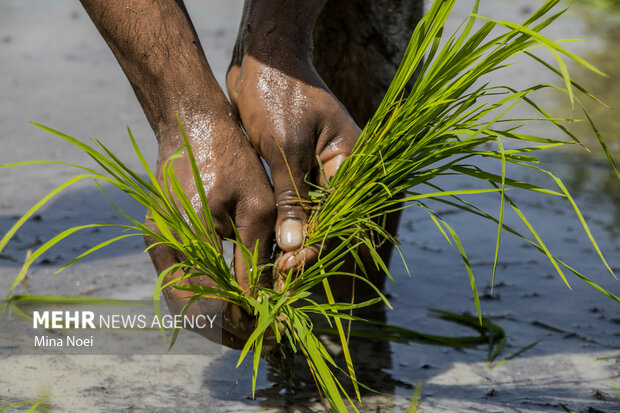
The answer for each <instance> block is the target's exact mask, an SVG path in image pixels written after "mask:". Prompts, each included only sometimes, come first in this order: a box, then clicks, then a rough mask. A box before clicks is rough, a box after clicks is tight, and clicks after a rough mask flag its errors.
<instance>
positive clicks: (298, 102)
mask: <svg viewBox="0 0 620 413" xmlns="http://www.w3.org/2000/svg"><path fill="white" fill-rule="evenodd" d="M321 7H322V2H306V1H303V2H302V1H299V2H297V1H292V2H291V1H260V0H259V1H246V4H245V8H244V15H243V19H242V22H241V28H240V32H239V35H238V38H237V44H236V46H235V52H234V55H233V60H232V63H231V65H230V68H229V70H228V75H227V79H226V80H227V83H226V84H227V87H228V92H229V95H230V97H231V100H232V102H233V105H234V106H235V108H236V110H237V111H238V113H239V115H240V117H241V120H242V123H243V127H244V129H245V130H246V133H247V134H248V136H249V138H250V140H251V141H252V144H253V145H254V148H255V149H256V150H257V151H258V152H259V154H260V155H261V156H262V157H263V158H264V159H265V160H266V162H267V164H268V165H269V168H270V171H271V175H272V178H273V185H274V193H275V197H276V207H277V221H276V229H275V232H276V241H277V243H278V246H279V247H280V248H281V249H282V250H283V251H286V254H285V255H284V256H283V257H282V259H281V260H280V261H279V266H280V269H282V270H285V271H286V270H288V269H289V268H292V267H295V266H298V265H300V264H301V263H302V262H304V260H305V261H306V262H308V261H312V260H314V259H315V258H316V255H317V250H316V248H312V247H311V248H308V249H301V248H302V246H303V242H304V237H305V234H304V230H305V225H306V222H307V215H308V212H309V211H308V208H307V207H308V203H307V200H308V191H309V190H310V189H311V188H310V185H309V184H308V183H307V182H306V181H307V180H312V181H315V182H316V183H320V184H323V183H324V182H322V176H321V174H320V173H319V172H318V166H319V163H318V161H317V157H318V158H319V159H320V161H321V164H322V165H323V167H324V172H325V174H326V176H327V177H328V179H329V177H330V176H333V175H334V173H335V172H336V170H337V169H338V167H339V166H340V164H341V163H342V161H343V160H344V159H345V158H346V157H347V156H348V155H349V154H350V152H351V150H352V148H353V145H354V144H355V142H356V140H357V138H358V137H359V135H360V132H361V131H360V129H359V127H358V126H357V125H356V124H355V122H354V121H353V119H352V118H351V116H350V115H349V114H348V112H347V111H346V109H345V108H344V106H343V105H342V104H341V103H340V102H339V101H338V99H337V98H336V97H335V96H334V95H333V94H332V93H331V92H330V91H329V89H328V88H327V86H326V85H325V83H324V82H323V80H322V79H321V78H320V76H319V75H318V74H317V72H316V70H315V69H314V66H313V64H312V27H313V25H314V22H315V20H316V17H317V15H318V13H319V12H320V9H321Z"/></svg>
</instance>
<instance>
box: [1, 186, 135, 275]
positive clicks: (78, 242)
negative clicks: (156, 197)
mask: <svg viewBox="0 0 620 413" xmlns="http://www.w3.org/2000/svg"><path fill="white" fill-rule="evenodd" d="M102 188H103V189H104V191H105V192H106V194H107V195H108V196H109V197H110V199H111V200H112V201H113V202H114V203H115V204H116V205H117V206H118V207H119V208H121V209H122V210H123V211H124V212H125V213H127V214H128V215H129V216H130V217H132V218H134V219H136V220H138V221H142V220H143V219H144V216H145V209H144V207H142V206H141V205H140V204H138V203H137V202H135V201H134V200H132V199H130V198H129V197H128V196H127V195H125V194H124V193H122V192H121V191H119V190H118V189H116V188H114V187H112V186H111V185H104V184H102ZM50 190H51V188H50ZM36 201H38V200H34V201H33V204H34V202H36ZM25 212H26V210H24V211H20V214H11V215H0V235H4V234H5V233H6V232H7V231H8V230H9V229H10V228H11V227H12V226H13V225H14V224H15V223H16V222H17V221H18V220H19V218H21V216H22V214H23V213H25ZM96 223H105V224H127V223H128V221H127V219H126V218H125V217H123V216H122V215H121V214H120V213H119V212H117V211H116V210H115V209H114V207H113V206H112V204H111V203H110V201H109V200H108V199H107V198H106V197H105V196H104V195H103V194H102V193H101V192H100V191H99V189H97V187H96V186H95V185H94V184H93V183H91V182H88V183H87V184H86V185H84V186H82V187H81V188H69V189H66V190H64V191H63V192H61V193H60V194H58V195H56V197H54V198H52V199H51V200H50V201H49V202H48V203H47V204H46V205H45V206H44V207H43V208H42V209H41V210H39V211H38V212H37V213H36V214H35V215H33V216H32V217H31V218H30V219H29V220H28V221H26V223H25V224H24V225H23V226H22V227H21V228H20V229H19V230H18V231H17V233H16V234H15V235H14V237H13V238H12V239H11V241H10V242H9V243H8V244H7V246H6V247H5V249H4V250H3V251H2V252H1V253H0V266H7V265H18V264H21V263H22V262H23V260H24V257H25V255H26V253H27V251H28V250H33V251H34V250H35V249H36V248H38V247H39V246H41V245H42V244H43V243H44V242H46V241H48V240H49V239H51V238H52V237H54V236H55V235H57V234H59V233H60V232H61V231H63V230H65V229H68V228H71V227H74V226H79V225H86V224H96ZM120 232H121V229H118V228H111V229H106V228H92V229H85V230H82V231H79V232H78V233H76V234H73V235H71V236H70V237H69V238H67V239H65V240H64V241H62V242H61V243H60V245H57V246H54V247H53V248H51V249H50V250H49V251H47V252H46V253H45V254H43V255H42V256H41V257H40V258H39V259H38V260H37V264H39V265H53V266H54V267H56V266H60V265H63V264H65V263H66V262H69V261H70V260H71V259H73V258H75V257H76V256H78V255H79V254H81V253H82V252H84V251H86V250H87V249H89V248H91V247H93V246H95V245H97V244H98V243H100V242H103V241H105V240H107V239H109V238H111V237H113V236H114V235H118V234H120ZM143 249H144V243H143V241H142V239H141V238H139V237H131V238H127V239H125V240H121V241H119V242H116V243H114V244H112V245H110V246H107V247H105V248H103V249H102V250H100V251H97V252H96V253H95V254H93V255H92V256H89V257H86V258H85V259H84V261H87V260H91V259H97V258H108V257H116V256H121V255H125V254H130V253H135V252H139V251H140V250H143Z"/></svg>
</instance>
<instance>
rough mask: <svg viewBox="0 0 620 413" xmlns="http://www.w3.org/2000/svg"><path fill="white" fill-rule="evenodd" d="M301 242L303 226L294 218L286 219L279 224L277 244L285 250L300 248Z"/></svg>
mask: <svg viewBox="0 0 620 413" xmlns="http://www.w3.org/2000/svg"><path fill="white" fill-rule="evenodd" d="M302 243H303V226H302V224H301V222H300V221H298V220H296V219H286V220H284V221H283V222H282V225H280V231H279V234H278V245H279V246H280V248H282V249H283V250H285V251H288V250H292V249H295V248H300V247H301V244H302Z"/></svg>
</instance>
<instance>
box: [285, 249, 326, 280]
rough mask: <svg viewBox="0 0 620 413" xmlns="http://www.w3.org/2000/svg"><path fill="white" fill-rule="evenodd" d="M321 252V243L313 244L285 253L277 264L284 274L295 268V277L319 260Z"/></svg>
mask: <svg viewBox="0 0 620 413" xmlns="http://www.w3.org/2000/svg"><path fill="white" fill-rule="evenodd" d="M319 252H320V251H319V245H318V244H313V245H310V246H308V247H305V248H302V249H300V250H297V251H290V252H287V253H285V254H284V255H282V257H281V258H280V259H279V260H278V262H277V263H276V265H277V267H278V270H279V271H280V272H281V273H283V274H288V273H289V271H291V270H293V276H294V277H295V276H298V275H300V274H301V273H302V272H303V270H304V269H305V268H308V267H309V266H311V265H312V264H314V263H315V262H316V261H317V259H318V257H319Z"/></svg>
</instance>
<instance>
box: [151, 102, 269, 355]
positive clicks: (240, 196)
mask: <svg viewBox="0 0 620 413" xmlns="http://www.w3.org/2000/svg"><path fill="white" fill-rule="evenodd" d="M224 108H225V107H224ZM228 109H231V108H230V106H228ZM183 127H184V129H185V130H186V131H187V134H188V138H189V141H190V145H191V147H192V151H193V152H194V154H195V158H196V163H197V166H198V169H199V171H200V175H201V178H202V181H203V186H204V189H205V192H206V195H207V199H208V202H209V208H210V210H211V214H212V217H213V222H214V226H215V230H216V232H217V235H218V241H219V242H221V240H222V239H223V238H235V234H234V231H233V227H232V224H231V220H232V221H234V222H235V226H236V229H237V231H238V233H239V236H240V237H241V240H242V242H243V244H244V245H246V246H248V248H250V249H253V247H254V245H255V244H256V241H258V261H259V265H264V264H267V263H268V262H269V259H270V255H271V245H272V244H271V243H272V237H273V225H274V220H275V212H274V211H275V209H274V200H273V193H272V191H271V186H270V183H269V179H268V177H267V175H266V172H265V170H264V168H263V166H262V164H261V162H260V160H259V159H258V156H257V155H256V153H255V152H254V150H253V149H252V147H251V145H250V143H249V142H248V141H247V139H246V138H245V136H243V132H242V131H241V129H240V127H239V126H238V121H237V119H236V117H235V116H234V115H232V114H231V111H230V110H229V111H228V113H226V111H217V112H216V111H211V112H210V113H208V114H202V115H200V116H195V117H190V118H187V119H185V121H183ZM166 129H167V132H166V133H165V134H164V136H165V138H160V139H159V140H160V146H159V154H158V161H157V176H158V179H159V181H160V184H161V185H163V183H162V182H161V181H162V167H163V164H164V163H165V162H166V160H167V159H168V158H169V157H170V156H171V155H172V154H173V153H174V152H175V151H176V150H177V149H178V148H179V147H180V146H181V144H182V142H183V140H182V137H181V132H180V130H179V127H178V125H174V126H171V127H170V128H166ZM174 172H175V176H176V177H177V179H178V180H179V181H180V183H181V186H182V187H183V190H184V191H185V194H186V195H187V197H188V199H190V200H191V202H192V204H193V205H194V207H195V208H196V210H197V211H199V210H200V209H201V208H202V205H201V204H200V198H199V195H198V191H197V189H196V185H195V182H194V178H193V174H192V170H191V165H190V162H189V159H188V157H187V154H186V155H185V156H183V157H182V158H179V159H177V160H175V161H174ZM199 215H200V214H199ZM147 222H148V218H147ZM151 226H152V224H151ZM146 243H147V246H151V245H153V244H154V243H155V240H154V239H153V238H147V239H146ZM149 254H150V256H151V259H152V261H153V264H154V265H155V268H156V269H157V272H158V273H162V272H163V271H164V270H166V269H167V268H169V267H170V266H172V265H174V264H177V263H179V262H182V261H183V260H185V257H184V256H181V255H182V254H181V253H180V252H178V251H176V250H174V249H172V248H170V247H167V246H165V245H161V244H160V245H154V246H153V247H151V248H150V249H149ZM234 254H235V260H234V262H235V275H236V280H237V283H238V284H239V285H240V287H241V288H242V289H243V290H244V291H247V290H248V289H249V285H248V269H246V267H245V263H244V259H243V256H242V253H241V249H240V248H239V247H236V248H235V252H234ZM270 274H271V272H270V271H266V272H265V274H264V275H265V276H264V277H262V278H261V280H260V283H261V284H262V285H263V286H265V287H270V288H271V287H272V286H273V285H272V284H273V282H272V279H271V276H270ZM182 276H183V271H182V270H181V269H179V270H177V271H175V272H174V273H173V274H170V275H168V276H167V277H166V279H165V280H164V283H166V282H169V281H170V280H174V279H177V278H179V277H182ZM180 284H185V285H187V284H191V285H200V286H214V285H215V282H214V281H212V280H211V279H210V278H208V277H207V276H192V277H189V278H185V279H183V280H182V281H181V282H180ZM192 295H193V293H192V292H189V291H183V290H179V289H175V288H174V287H167V288H165V289H164V297H165V298H166V300H167V302H168V306H169V308H170V309H171V311H173V312H179V311H180V310H181V308H182V305H183V304H184V303H186V302H187V300H189V299H190V298H191V297H192ZM199 307H200V308H199V309H198V308H197V306H196V308H193V309H190V311H193V312H203V313H206V314H217V313H219V312H220V311H221V319H220V317H218V318H216V322H215V324H219V327H221V329H222V337H221V340H222V344H224V345H226V346H228V347H232V348H241V347H242V346H243V345H244V344H245V341H246V340H247V338H248V337H249V335H250V334H251V333H252V331H253V329H254V327H255V320H254V319H253V318H252V317H251V316H250V315H249V314H247V313H246V312H245V311H244V310H243V309H241V308H240V307H238V306H236V305H233V304H231V303H228V302H225V301H222V300H216V299H209V300H201V301H200V305H199ZM198 332H199V333H200V334H202V335H204V336H206V337H207V338H210V339H213V340H215V341H219V339H220V337H219V336H214V334H217V333H219V331H217V330H211V329H204V330H201V331H198Z"/></svg>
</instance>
